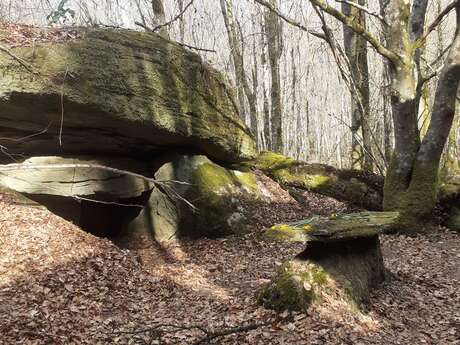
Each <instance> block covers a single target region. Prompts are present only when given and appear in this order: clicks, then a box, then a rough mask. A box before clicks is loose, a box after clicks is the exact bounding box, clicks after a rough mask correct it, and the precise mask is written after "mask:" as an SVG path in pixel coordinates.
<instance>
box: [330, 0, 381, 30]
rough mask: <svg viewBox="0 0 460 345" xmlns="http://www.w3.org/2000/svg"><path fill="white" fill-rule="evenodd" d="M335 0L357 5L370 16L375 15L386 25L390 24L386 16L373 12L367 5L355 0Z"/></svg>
mask: <svg viewBox="0 0 460 345" xmlns="http://www.w3.org/2000/svg"><path fill="white" fill-rule="evenodd" d="M335 2H339V3H343V4H347V5H350V6H353V7H356V8H357V9H359V10H361V11H363V12H365V13H367V14H369V15H370V16H373V17H375V18H377V19H379V20H380V21H382V23H384V24H385V25H388V24H387V22H386V20H385V18H383V16H382V15H381V14H380V13H377V12H373V11H371V10H370V9H369V8H368V7H366V6H363V5H360V4H358V3H356V2H354V1H348V0H335Z"/></svg>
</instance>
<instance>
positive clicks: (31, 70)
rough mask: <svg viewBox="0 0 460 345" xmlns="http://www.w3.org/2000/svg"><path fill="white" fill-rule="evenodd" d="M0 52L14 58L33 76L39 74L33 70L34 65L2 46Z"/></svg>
mask: <svg viewBox="0 0 460 345" xmlns="http://www.w3.org/2000/svg"><path fill="white" fill-rule="evenodd" d="M0 51H2V52H4V53H6V54H7V55H9V56H10V57H12V58H13V59H14V60H16V61H17V62H19V64H20V65H21V66H22V67H24V68H25V69H26V70H28V71H29V72H30V73H32V74H38V73H37V72H36V71H34V70H33V69H32V65H30V64H29V63H28V62H27V61H25V60H24V59H21V58H20V57H19V56H17V55H15V54H13V53H12V52H11V50H9V49H8V48H6V47H4V46H2V45H0Z"/></svg>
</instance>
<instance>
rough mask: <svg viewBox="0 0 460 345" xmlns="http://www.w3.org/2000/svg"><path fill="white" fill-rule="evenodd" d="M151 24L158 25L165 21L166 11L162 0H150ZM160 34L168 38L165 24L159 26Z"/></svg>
mask: <svg viewBox="0 0 460 345" xmlns="http://www.w3.org/2000/svg"><path fill="white" fill-rule="evenodd" d="M152 11H153V26H154V27H156V26H159V25H163V24H164V23H166V13H165V8H164V6H163V1H162V0H152ZM159 33H160V35H162V36H163V37H166V38H169V30H168V28H167V27H166V26H164V27H162V28H160V31H159Z"/></svg>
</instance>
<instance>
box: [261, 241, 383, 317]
mask: <svg viewBox="0 0 460 345" xmlns="http://www.w3.org/2000/svg"><path fill="white" fill-rule="evenodd" d="M384 279H385V268H384V265H383V259H382V253H381V249H380V241H379V237H378V234H377V232H373V233H371V232H363V233H362V234H361V235H356V234H354V235H353V236H340V240H338V239H336V240H332V241H331V240H330V238H329V239H324V238H323V237H321V236H318V235H317V236H312V237H311V238H310V239H309V241H308V242H307V245H306V249H305V250H304V251H303V252H302V253H301V254H299V255H298V256H297V257H296V258H295V259H294V260H291V261H288V262H287V263H285V264H283V265H282V266H281V267H280V269H279V270H278V272H277V274H276V276H275V278H274V279H273V280H272V281H271V282H270V283H268V284H267V285H265V286H263V287H261V289H260V290H259V293H258V301H259V303H260V304H262V305H264V306H266V307H268V308H271V309H275V310H277V311H281V310H285V309H287V310H305V309H307V308H308V307H309V306H310V305H312V304H314V303H322V302H323V301H324V300H330V298H335V299H340V301H341V302H344V303H346V304H347V305H348V306H349V307H350V308H351V309H352V310H356V308H359V307H360V305H361V304H362V302H365V301H366V300H368V298H369V296H370V292H371V291H372V289H373V288H375V287H376V286H378V285H379V284H380V283H381V282H382V281H383V280H384ZM326 296H327V297H328V298H324V297H326Z"/></svg>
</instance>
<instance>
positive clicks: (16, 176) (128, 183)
mask: <svg viewBox="0 0 460 345" xmlns="http://www.w3.org/2000/svg"><path fill="white" fill-rule="evenodd" d="M23 164H24V165H25V166H26V167H27V168H24V167H21V168H17V169H12V170H9V171H5V172H3V173H2V175H0V184H1V185H3V186H5V187H7V188H10V189H12V190H15V191H17V192H20V193H26V194H32V195H34V194H39V195H57V196H64V197H74V196H80V197H91V198H96V199H103V200H104V199H106V200H119V199H125V198H135V197H139V196H140V195H141V194H142V193H144V192H146V191H149V190H151V189H152V188H153V184H151V183H148V182H146V181H145V180H142V179H140V178H137V177H134V176H130V175H126V174H121V173H117V172H113V171H107V170H103V169H100V168H97V166H107V167H111V168H117V169H120V170H127V171H131V172H138V173H141V174H144V175H148V170H147V168H146V167H145V166H143V164H141V163H139V162H136V161H134V160H131V159H128V158H103V157H99V158H96V157H84V156H81V157H73V158H70V157H58V156H51V157H33V158H30V159H27V160H25V161H24V162H23ZM72 165H77V166H78V165H81V166H88V167H72ZM91 166H94V167H91ZM6 167H8V165H7V166H6ZM13 167H14V166H13Z"/></svg>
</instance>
